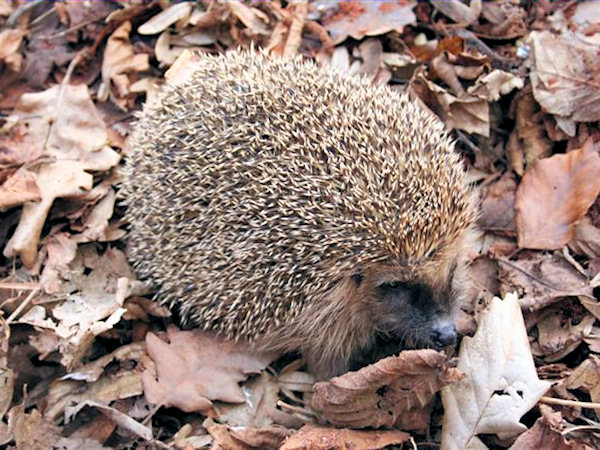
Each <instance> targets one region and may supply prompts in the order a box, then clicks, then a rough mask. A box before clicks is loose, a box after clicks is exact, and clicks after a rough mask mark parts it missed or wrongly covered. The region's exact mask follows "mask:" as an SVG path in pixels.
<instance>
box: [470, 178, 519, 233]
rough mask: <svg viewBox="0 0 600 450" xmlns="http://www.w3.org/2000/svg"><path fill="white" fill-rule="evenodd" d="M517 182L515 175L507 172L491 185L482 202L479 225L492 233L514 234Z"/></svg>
mask: <svg viewBox="0 0 600 450" xmlns="http://www.w3.org/2000/svg"><path fill="white" fill-rule="evenodd" d="M516 192H517V182H516V180H515V177H514V176H512V175H511V174H510V173H506V174H505V175H504V176H502V178H500V179H499V180H498V181H496V182H495V183H494V184H492V185H490V186H489V187H488V188H487V189H486V190H485V194H484V198H483V201H482V202H481V215H480V217H479V221H478V223H479V227H480V228H481V229H483V230H486V231H491V232H492V233H500V234H502V235H507V236H514V235H515V233H516V231H517V229H516V225H515V194H516Z"/></svg>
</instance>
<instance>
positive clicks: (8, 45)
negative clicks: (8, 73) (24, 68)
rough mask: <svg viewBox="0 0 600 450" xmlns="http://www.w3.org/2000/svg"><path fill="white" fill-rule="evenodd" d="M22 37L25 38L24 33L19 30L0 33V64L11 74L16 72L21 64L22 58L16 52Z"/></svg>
mask: <svg viewBox="0 0 600 450" xmlns="http://www.w3.org/2000/svg"><path fill="white" fill-rule="evenodd" d="M23 36H25V32H24V31H23V30H21V29H12V30H11V29H8V30H3V31H1V32H0V62H2V63H4V64H5V65H6V66H7V67H8V68H9V69H10V70H12V71H13V72H18V71H19V70H20V69H21V63H22V62H23V56H22V55H21V54H20V53H19V51H18V50H19V47H20V46H21V42H22V41H23ZM1 67H2V66H1V65H0V68H1Z"/></svg>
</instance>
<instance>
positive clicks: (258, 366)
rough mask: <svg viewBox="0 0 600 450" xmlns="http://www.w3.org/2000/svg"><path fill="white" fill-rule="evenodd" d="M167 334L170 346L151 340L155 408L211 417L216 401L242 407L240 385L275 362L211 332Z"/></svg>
mask: <svg viewBox="0 0 600 450" xmlns="http://www.w3.org/2000/svg"><path fill="white" fill-rule="evenodd" d="M167 335H168V338H169V343H166V342H164V341H162V340H161V339H159V338H158V337H156V336H155V335H154V334H152V333H148V334H147V336H146V345H147V349H148V354H149V355H150V357H151V358H152V360H153V361H154V364H155V365H156V374H153V373H151V371H150V370H148V369H147V370H146V371H145V372H144V374H143V381H144V393H145V395H146V398H147V399H148V402H150V403H152V404H155V405H163V406H174V407H177V408H179V409H181V410H183V411H186V412H194V411H201V412H204V413H206V412H207V411H210V410H211V409H212V402H211V400H220V401H224V402H231V403H242V402H244V401H245V399H246V398H245V396H244V394H243V393H242V390H241V389H240V387H239V386H238V383H239V382H241V381H244V380H245V379H246V378H247V376H248V375H249V374H252V373H259V372H260V371H261V370H263V369H264V368H265V367H266V366H267V364H268V363H269V362H270V361H271V358H270V357H269V356H265V355H255V354H252V353H251V352H250V350H249V349H248V348H247V347H246V346H244V345H242V344H235V343H233V342H228V341H224V340H222V339H218V338H216V337H214V336H212V335H210V334H207V333H201V332H198V331H180V330H178V329H177V328H175V327H169V329H168V330H167Z"/></svg>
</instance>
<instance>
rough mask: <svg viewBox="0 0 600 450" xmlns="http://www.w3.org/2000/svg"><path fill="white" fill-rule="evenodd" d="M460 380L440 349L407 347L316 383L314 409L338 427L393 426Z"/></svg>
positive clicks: (313, 400)
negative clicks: (394, 354)
mask: <svg viewBox="0 0 600 450" xmlns="http://www.w3.org/2000/svg"><path fill="white" fill-rule="evenodd" d="M459 378H460V373H459V372H457V371H456V370H455V369H452V368H450V367H448V361H447V358H446V356H444V355H443V354H441V353H439V352H437V351H435V350H406V351H403V352H401V353H400V354H399V355H398V356H392V357H388V358H385V359H382V360H379V361H377V362H376V363H375V364H371V365H370V366H367V367H363V368H362V369H360V370H359V371H357V372H348V373H346V374H344V375H342V376H340V377H336V378H332V379H331V380H330V381H322V382H318V383H315V385H314V387H313V390H314V394H313V398H312V408H313V409H314V410H315V411H317V412H319V413H320V415H321V416H322V417H323V418H325V419H327V420H328V421H329V422H331V423H332V424H334V425H338V426H350V427H368V426H372V427H380V426H388V427H389V426H393V425H394V423H395V422H396V420H397V418H398V417H399V416H401V415H403V414H405V413H406V412H407V411H410V410H415V409H417V410H418V409H421V408H424V407H426V406H427V405H428V404H429V403H430V402H431V401H432V400H433V397H434V395H435V393H436V392H437V391H439V390H440V388H441V387H442V386H444V385H446V384H448V383H450V382H452V381H455V380H457V379H459Z"/></svg>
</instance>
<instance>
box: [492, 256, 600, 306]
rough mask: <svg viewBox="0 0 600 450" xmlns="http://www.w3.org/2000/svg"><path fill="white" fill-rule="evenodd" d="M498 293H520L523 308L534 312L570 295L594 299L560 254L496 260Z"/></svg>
mask: <svg viewBox="0 0 600 450" xmlns="http://www.w3.org/2000/svg"><path fill="white" fill-rule="evenodd" d="M498 271H499V278H500V281H501V283H502V284H501V287H500V292H501V294H503V295H506V294H507V293H509V292H515V291H516V292H519V295H521V297H520V298H519V303H520V305H521V307H522V308H524V309H527V310H529V311H537V310H540V309H542V308H545V307H546V306H548V305H550V304H552V303H555V302H556V301H557V300H559V299H561V298H564V297H570V296H586V297H590V298H593V292H592V287H591V286H590V283H589V281H588V280H587V278H586V277H585V276H583V275H582V274H580V273H579V272H578V271H577V270H575V268H574V267H573V266H572V265H571V264H569V263H568V262H567V261H566V260H565V259H564V258H563V257H561V256H560V255H549V254H544V253H535V254H531V255H528V257H527V258H525V259H522V260H518V261H509V260H507V259H504V258H500V259H499V264H498Z"/></svg>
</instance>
